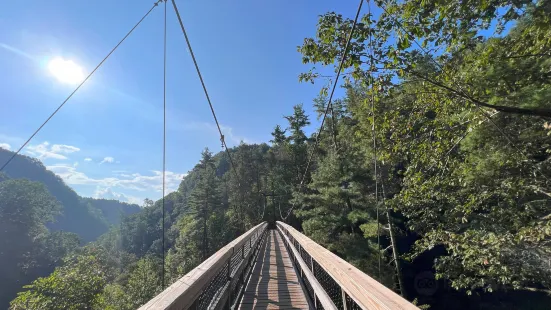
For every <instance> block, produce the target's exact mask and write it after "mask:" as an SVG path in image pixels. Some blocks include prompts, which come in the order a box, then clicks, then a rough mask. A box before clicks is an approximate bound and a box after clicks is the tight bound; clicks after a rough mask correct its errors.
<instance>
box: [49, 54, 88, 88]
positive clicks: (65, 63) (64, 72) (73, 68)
mask: <svg viewBox="0 0 551 310" xmlns="http://www.w3.org/2000/svg"><path fill="white" fill-rule="evenodd" d="M48 70H49V71H50V73H51V74H52V75H53V76H54V77H55V78H56V79H57V80H58V81H60V82H62V83H66V84H78V83H80V82H82V80H84V73H83V72H82V67H80V66H79V65H77V64H76V63H74V62H73V61H72V60H65V59H63V58H61V57H57V58H54V59H52V60H50V62H49V63H48Z"/></svg>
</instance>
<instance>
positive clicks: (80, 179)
mask: <svg viewBox="0 0 551 310" xmlns="http://www.w3.org/2000/svg"><path fill="white" fill-rule="evenodd" d="M46 168H47V169H48V170H50V171H52V172H54V173H55V174H56V175H58V176H59V177H61V178H62V179H63V180H64V181H65V182H66V183H67V184H70V185H97V186H100V187H103V188H107V187H109V188H114V187H119V188H122V189H128V190H135V191H142V192H143V191H156V192H161V191H162V179H163V173H162V171H157V170H152V171H151V174H150V175H142V174H140V173H132V174H122V175H118V176H116V177H107V178H98V179H95V178H92V177H89V176H87V175H86V174H85V173H84V172H82V171H78V170H77V167H74V166H73V165H64V164H57V165H51V166H47V167H46ZM185 176H186V174H183V173H176V172H173V171H166V179H165V181H166V186H167V189H168V192H169V193H170V192H172V191H175V190H176V189H177V188H178V186H179V185H180V182H181V181H182V179H183V178H184V177H185Z"/></svg>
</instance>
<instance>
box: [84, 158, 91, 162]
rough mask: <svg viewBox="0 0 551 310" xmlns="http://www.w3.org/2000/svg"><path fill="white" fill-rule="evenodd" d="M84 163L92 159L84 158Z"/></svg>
mask: <svg viewBox="0 0 551 310" xmlns="http://www.w3.org/2000/svg"><path fill="white" fill-rule="evenodd" d="M84 161H92V158H90V157H86V158H84Z"/></svg>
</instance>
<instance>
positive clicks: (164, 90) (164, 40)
mask: <svg viewBox="0 0 551 310" xmlns="http://www.w3.org/2000/svg"><path fill="white" fill-rule="evenodd" d="M164 3H165V6H164V25H163V28H164V29H163V212H162V213H163V221H162V230H163V238H162V239H163V240H162V243H163V245H162V252H163V270H162V276H161V279H162V288H163V289H164V288H165V287H166V281H165V266H166V255H165V221H166V207H165V190H166V0H164Z"/></svg>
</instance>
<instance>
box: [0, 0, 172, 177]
mask: <svg viewBox="0 0 551 310" xmlns="http://www.w3.org/2000/svg"><path fill="white" fill-rule="evenodd" d="M162 1H163V0H159V1H157V2H155V3H154V4H153V6H152V7H151V9H149V11H147V13H145V15H144V16H143V17H142V18H141V19H140V20H139V21H138V22H137V23H136V24H135V25H134V27H132V29H130V31H128V32H127V33H126V35H125V36H124V37H123V38H122V39H121V40H120V41H119V43H117V45H115V47H114V48H113V49H111V51H110V52H109V53H108V54H107V56H105V57H104V58H103V60H102V61H100V63H99V64H98V65H97V66H96V67H95V68H94V70H92V72H90V73H89V74H88V76H86V78H85V79H84V80H83V81H82V82H81V83H80V84H79V85H78V86H77V87H76V88H75V90H73V92H72V93H71V94H69V96H67V98H65V100H63V102H62V103H61V104H60V105H59V107H57V109H55V111H54V112H53V113H52V114H51V115H50V116H49V117H48V118H47V119H46V120H45V121H44V123H42V125H40V127H38V129H37V130H35V131H34V133H33V134H32V135H31V136H30V137H29V139H27V141H25V143H23V145H21V147H19V149H18V150H17V151H16V152H15V153H13V155H12V156H11V157H10V158H9V159H8V160H7V161H6V162H5V163H4V164H3V165H2V167H1V168H0V172H1V171H3V170H4V168H6V166H7V165H8V164H9V163H10V162H11V161H12V160H13V159H14V158H15V156H17V155H19V153H21V150H23V148H25V147H26V146H27V144H29V142H31V140H32V139H33V138H34V136H36V134H38V132H39V131H40V130H42V128H43V127H44V126H46V124H47V123H48V122H49V121H50V120H51V119H52V118H53V117H54V116H55V115H56V114H57V112H59V110H61V108H62V107H63V106H64V105H65V104H66V103H67V101H69V99H71V98H72V97H73V95H74V94H75V93H76V92H77V91H78V90H79V89H80V88H81V87H82V85H84V83H86V81H88V80H89V79H90V77H92V75H93V74H94V73H95V72H96V71H97V70H98V69H99V68H100V67H101V66H102V65H103V63H104V62H105V61H106V60H107V59H108V58H109V56H111V54H113V52H115V50H116V49H117V48H118V47H119V46H120V45H121V44H122V42H124V41H125V40H126V38H128V36H130V34H131V33H132V32H134V29H136V28H137V27H138V26H139V25H140V24H141V23H142V21H143V20H144V19H145V18H146V17H147V16H148V15H149V14H150V13H151V11H153V9H154V8H155V7H157V6H158V5H159V3H161V2H162Z"/></svg>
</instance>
